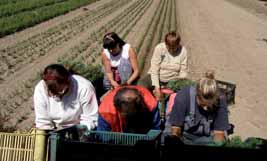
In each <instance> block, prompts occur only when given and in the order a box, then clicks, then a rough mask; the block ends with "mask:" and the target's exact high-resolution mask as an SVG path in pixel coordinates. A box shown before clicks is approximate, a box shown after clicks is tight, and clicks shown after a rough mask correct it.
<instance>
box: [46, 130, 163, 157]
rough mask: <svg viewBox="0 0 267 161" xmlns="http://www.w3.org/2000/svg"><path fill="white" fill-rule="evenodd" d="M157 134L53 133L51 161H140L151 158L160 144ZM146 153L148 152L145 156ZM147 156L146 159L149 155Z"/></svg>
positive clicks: (152, 131)
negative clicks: (68, 160) (140, 160)
mask: <svg viewBox="0 0 267 161" xmlns="http://www.w3.org/2000/svg"><path fill="white" fill-rule="evenodd" d="M160 135H161V131H160V130H150V131H149V132H148V133H147V134H132V133H118V132H104V131H88V130H87V128H85V127H84V126H80V125H76V126H73V127H70V128H66V129H62V130H58V131H55V132H52V133H51V135H50V137H49V140H50V145H49V146H50V153H49V154H50V161H61V160H62V161H63V160H66V159H70V160H80V161H83V160H88V159H90V160H107V159H109V158H112V159H113V160H139V159H140V158H139V159H137V157H140V156H147V157H148V156H151V155H152V154H153V155H154V156H153V157H155V158H156V159H158V158H159V156H157V155H158V154H159V153H158V152H156V151H157V150H158V149H157V147H158V146H159V143H160ZM146 150H148V151H147V152H146ZM148 154H149V155H148Z"/></svg>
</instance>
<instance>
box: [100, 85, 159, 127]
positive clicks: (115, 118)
mask: <svg viewBox="0 0 267 161" xmlns="http://www.w3.org/2000/svg"><path fill="white" fill-rule="evenodd" d="M123 87H125V86H122V87H118V88H115V89H113V90H112V91H111V92H110V93H108V94H107V95H106V96H105V97H104V98H103V100H102V102H101V104H100V106H99V119H100V121H98V130H100V131H110V130H111V131H113V132H123V128H122V127H123V126H122V123H123V121H122V119H121V118H120V115H119V112H118V111H117V110H116V108H115V106H114V103H113V99H114V96H115V94H116V93H117V91H118V90H119V89H121V88H123ZM127 87H130V88H134V89H137V90H138V91H139V92H140V93H141V94H142V95H143V98H144V102H145V104H146V106H147V108H148V110H149V111H150V112H153V111H158V110H157V100H156V99H155V98H154V96H153V95H152V94H151V93H150V91H149V90H147V89H146V88H144V87H141V86H127ZM157 115H159V114H158V112H156V114H155V117H154V120H155V122H156V123H155V124H158V125H156V126H158V127H154V129H158V128H159V125H160V118H159V117H158V118H157ZM101 119H103V120H101ZM104 122H105V123H104ZM106 123H107V124H108V125H109V126H110V128H111V129H108V128H106V127H105V125H103V124H106Z"/></svg>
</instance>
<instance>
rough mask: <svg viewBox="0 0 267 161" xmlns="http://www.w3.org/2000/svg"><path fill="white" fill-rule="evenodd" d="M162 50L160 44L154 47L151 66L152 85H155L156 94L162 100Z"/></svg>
mask: <svg viewBox="0 0 267 161" xmlns="http://www.w3.org/2000/svg"><path fill="white" fill-rule="evenodd" d="M161 59H162V58H161V50H160V47H159V46H156V47H155V49H154V53H153V56H152V58H151V64H150V65H151V67H150V75H151V81H152V86H155V90H154V95H155V97H156V98H157V99H158V100H160V98H161V92H160V84H159V81H160V80H159V70H160V63H161Z"/></svg>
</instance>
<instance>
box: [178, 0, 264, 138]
mask: <svg viewBox="0 0 267 161" xmlns="http://www.w3.org/2000/svg"><path fill="white" fill-rule="evenodd" d="M244 3H245V2H244ZM177 9H178V13H177V14H178V16H179V18H180V19H179V22H180V27H181V33H182V38H183V40H184V43H185V44H186V46H187V48H188V49H189V54H190V63H191V77H195V78H197V77H199V76H200V73H201V72H203V71H205V70H206V69H210V68H211V69H215V70H216V75H217V78H218V79H220V80H225V81H229V82H233V83H236V85H237V91H236V104H235V105H233V106H231V107H229V109H230V120H231V122H233V123H234V124H235V126H236V128H235V135H240V136H241V137H242V138H247V137H250V136H255V137H263V138H267V104H266V102H265V101H266V99H267V94H266V90H267V86H266V80H267V63H266V60H267V43H266V42H265V41H264V40H265V39H266V38H267V30H266V29H267V21H266V19H262V18H261V17H259V16H256V15H255V14H253V13H252V12H248V11H247V10H246V9H243V8H242V7H239V6H236V5H233V4H231V3H229V2H226V1H222V0H213V1H210V0H201V1H195V0H187V1H184V0H178V1H177Z"/></svg>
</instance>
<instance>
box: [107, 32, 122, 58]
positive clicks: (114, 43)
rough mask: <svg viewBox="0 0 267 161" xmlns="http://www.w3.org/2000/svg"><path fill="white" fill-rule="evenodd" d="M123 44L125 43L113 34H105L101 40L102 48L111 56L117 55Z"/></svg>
mask: <svg viewBox="0 0 267 161" xmlns="http://www.w3.org/2000/svg"><path fill="white" fill-rule="evenodd" d="M124 44H125V42H124V41H123V40H122V39H121V38H120V37H119V36H118V35H117V34H116V33H115V32H110V33H107V34H105V36H104V38H103V48H104V49H107V50H108V51H109V52H110V53H111V54H112V55H118V54H119V53H120V52H121V50H122V47H123V45H124Z"/></svg>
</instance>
